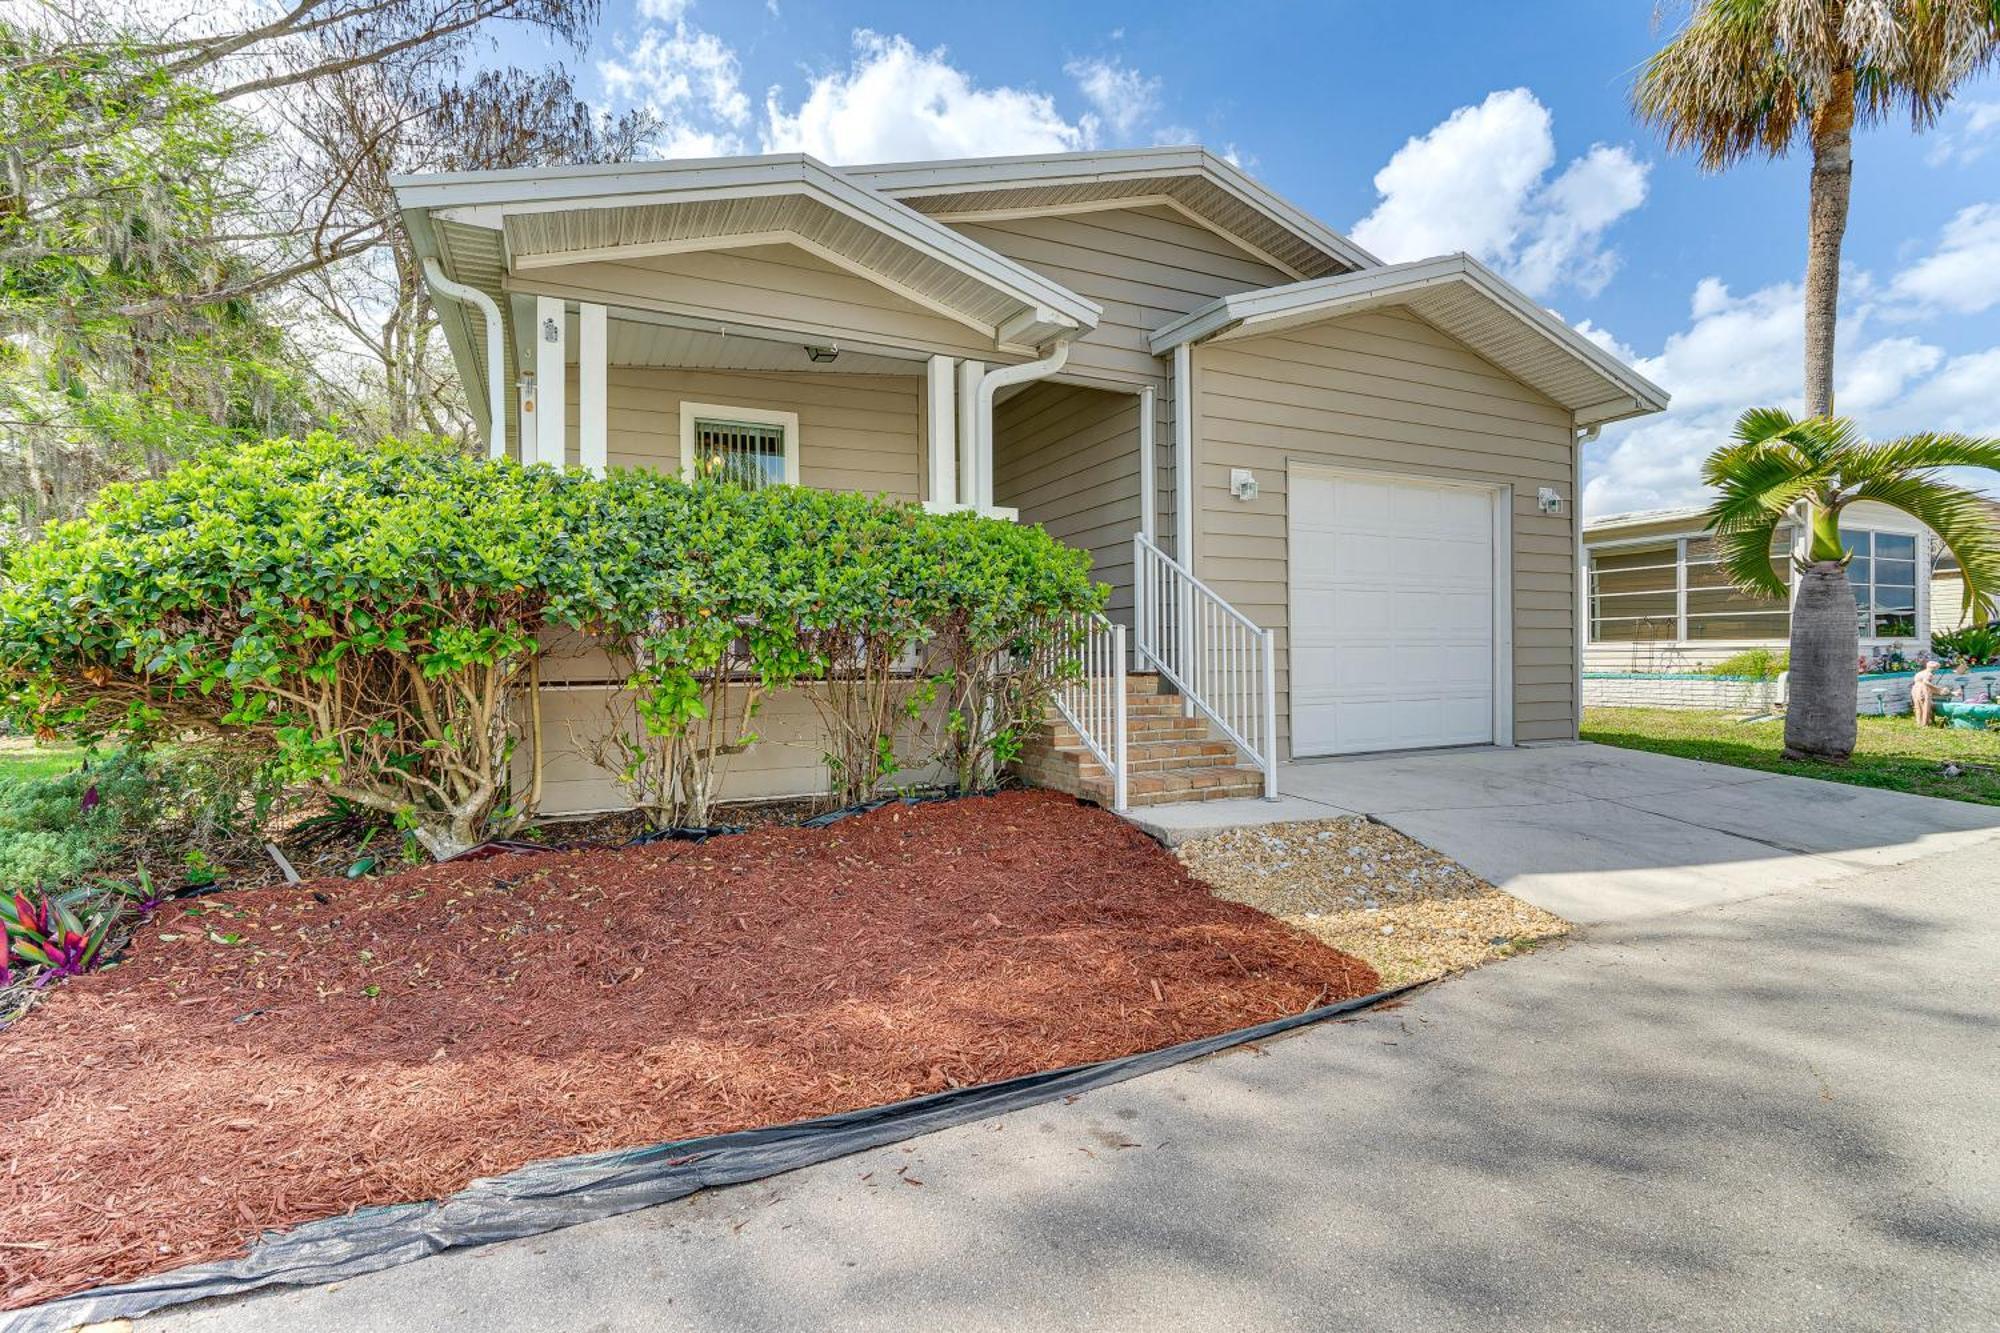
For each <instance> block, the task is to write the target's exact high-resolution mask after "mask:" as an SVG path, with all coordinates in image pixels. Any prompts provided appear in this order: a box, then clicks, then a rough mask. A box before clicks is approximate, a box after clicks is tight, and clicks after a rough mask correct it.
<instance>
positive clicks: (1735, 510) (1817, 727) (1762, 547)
mask: <svg viewBox="0 0 2000 1333" xmlns="http://www.w3.org/2000/svg"><path fill="white" fill-rule="evenodd" d="M1948 467H1983V468H1994V469H2000V440H1982V439H1975V438H1973V437H1971V436H1966V435H1932V434H1924V435H1905V436H1903V437H1902V438H1901V439H1898V440H1890V441H1888V442H1887V443H1885V444H1871V443H1869V442H1868V441H1867V440H1866V439H1864V438H1862V436H1861V433H1860V432H1859V431H1858V430H1856V429H1855V426H1854V423H1853V422H1852V421H1850V420H1848V419H1846V418H1845V417H1824V416H1816V417H1808V418H1804V419H1800V418H1796V417H1794V416H1792V415H1791V414H1790V413H1789V412H1784V411H1780V410H1779V409H1777V408H1774V407H1761V408H1753V409H1751V410H1750V411H1748V412H1745V413H1744V414H1743V416H1742V418H1741V419H1740V420H1738V421H1737V423H1736V432H1735V436H1734V439H1733V440H1732V441H1731V442H1730V443H1729V444H1725V445H1723V446H1722V447H1721V448H1720V449H1717V450H1716V451H1715V452H1714V453H1713V454H1710V455H1709V457H1708V461H1707V462H1706V463H1704V464H1703V465H1702V480H1703V481H1705V482H1707V483H1708V484H1709V485H1710V486H1711V487H1713V488H1714V489H1715V502H1714V503H1713V504H1711V505H1710V506H1709V507H1708V512H1707V513H1706V514H1705V515H1704V518H1705V519H1706V520H1707V526H1708V528H1709V529H1710V530H1711V531H1712V532H1714V533H1715V544H1716V547H1717V552H1718V555H1719V556H1720V558H1721V561H1722V566H1723V568H1724V569H1725V570H1726V571H1728V574H1729V578H1730V580H1731V582H1733V583H1735V585H1736V586H1737V587H1739V588H1741V589H1742V590H1743V591H1745V592H1747V593H1750V594H1752V595H1756V596H1763V597H1774V598H1783V597H1784V596H1785V584H1784V581H1783V579H1781V578H1780V577H1779V571H1778V567H1777V566H1775V565H1774V564H1773V562H1772V558H1771V543H1772V539H1773V537H1774V535H1775V533H1776V531H1777V528H1778V525H1779V524H1780V523H1782V522H1785V521H1786V520H1788V519H1790V518H1791V517H1792V516H1793V515H1795V514H1797V513H1799V511H1801V510H1803V511H1804V513H1805V517H1806V519H1807V524H1808V529H1807V530H1808V546H1807V549H1806V554H1805V558H1804V559H1803V560H1800V561H1798V562H1797V576H1798V594H1797V596H1796V597H1795V598H1794V599H1793V602H1792V665H1791V679H1790V684H1789V689H1788V691H1787V700H1788V701H1787V704H1786V708H1785V755H1786V757H1787V758H1803V759H1826V760H1834V761H1840V760H1844V759H1846V758H1847V757H1848V755H1850V754H1852V753H1853V752H1854V737H1855V723H1854V712H1855V709H1854V685H1855V676H1856V673H1857V671H1858V669H1859V664H1858V661H1857V659H1858V656H1859V645H1858V643H1857V639H1858V635H1859V632H1858V629H1857V626H1856V623H1855V619H1856V610H1855V603H1854V589H1853V587H1852V586H1851V585H1850V584H1849V583H1848V581H1847V554H1846V552H1845V551H1844V550H1843V549H1842V546H1841V541H1840V513H1841V510H1843V509H1845V508H1846V507H1847V506H1848V505H1851V504H1853V503H1854V502H1855V501H1857V500H1874V501H1877V502H1879V503H1881V504H1886V505H1892V506H1894V507H1895V508H1897V509H1900V510H1902V511H1903V512H1904V513H1906V514H1908V515H1910V516H1911V517H1912V518H1915V519H1917V520H1918V521H1919V522H1921V523H1923V524H1924V525H1925V526H1926V527H1928V528H1930V530H1931V531H1933V532H1935V533H1936V534H1937V535H1938V537H1939V538H1940V539H1942V540H1943V542H1944V544H1945V546H1946V547H1948V548H1949V549H1950V551H1951V553H1952V555H1954V556H1955V557H1957V559H1958V562H1959V564H1960V566H1961V567H1963V569H1964V571H1965V605H1966V610H1967V612H1968V613H1970V614H1972V615H1973V616H1975V617H1984V616H1985V615H1988V614H1991V612H1992V608H1993V605H1994V596H1995V593H1996V592H2000V526H1996V525H1995V523H1994V521H1993V517H1992V512H1991V511H1990V510H1989V509H1988V508H1987V506H1986V503H1985V501H1984V500H1982V499H1981V498H1980V497H1979V496H1978V495H1977V494H1976V493H1974V492H1972V491H1969V490H1966V489H1965V488H1964V487H1962V486H1955V485H1953V484H1951V483H1950V482H1948V481H1945V480H1943V479H1942V478H1941V477H1939V476H1938V475H1937V473H1938V469H1940V468H1948Z"/></svg>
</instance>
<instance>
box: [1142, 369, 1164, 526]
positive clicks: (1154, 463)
mask: <svg viewBox="0 0 2000 1333" xmlns="http://www.w3.org/2000/svg"><path fill="white" fill-rule="evenodd" d="M1158 416H1159V407H1158V405H1157V404H1156V403H1155V402H1154V400H1153V386H1152V385H1150V384H1149V385H1147V386H1146V387H1145V388H1143V389H1141V390H1139V531H1140V532H1142V533H1144V534H1145V537H1146V540H1147V541H1149V542H1157V541H1159V539H1160V473H1159V459H1158V457H1157V456H1156V455H1155V454H1154V452H1153V425H1154V422H1155V419H1156V418H1157V417H1158Z"/></svg>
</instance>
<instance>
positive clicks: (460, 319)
mask: <svg viewBox="0 0 2000 1333" xmlns="http://www.w3.org/2000/svg"><path fill="white" fill-rule="evenodd" d="M390 184H391V185H392V186H393V187H394V188H395V192H396V199H397V203H398V204H399V205H400V206H401V208H402V212H403V222H404V226H405V228H406V229H407V230H408V232H409V235H410V238H411V242H412V245H413V246H414V247H415V249H416V252H417V254H418V255H419V256H420V257H422V258H435V259H437V260H438V261H439V263H440V264H441V266H442V267H443V269H444V271H445V273H446V276H448V277H450V278H452V279H454V280H456V281H459V282H463V283H468V284H470V285H471V286H474V287H477V288H479V289H480V290H481V291H483V292H485V293H486V294H487V295H489V296H491V297H492V298H493V299H494V300H495V301H496V302H497V303H498V304H499V305H500V307H501V309H502V310H503V312H507V318H508V320H509V323H510V324H511V323H512V318H513V317H512V312H511V303H510V301H509V300H508V296H507V293H506V291H505V280H506V279H507V278H508V277H509V276H510V275H513V274H517V273H519V272H521V271H523V270H527V269H534V268H541V267H550V266H555V265H561V264H576V263H588V262H591V261H593V260H600V259H607V258H613V257H638V256H645V255H664V254H673V253H678V252H684V251H692V250H704V249H718V248H728V247H735V246H744V245H759V244H788V245H794V246H797V247H799V248H801V249H804V250H807V251H809V252H811V253H813V254H815V255H817V256H818V257H819V258H821V259H823V260H826V261H828V262H830V263H833V264H835V265H838V266H839V267H842V268H845V269H847V270H848V271H850V272H854V273H858V274H860V275H862V276H864V277H868V278H870V279H872V280H874V281H877V282H880V283H881V284H882V285H884V286H885V287H888V288H890V289H892V290H894V291H896V292H897V293H899V294H900V295H902V296H904V297H906V298H907V299H909V300H911V301H914V302H916V303H918V304H921V305H924V306H927V307H929V308H931V309H933V310H936V311H938V312H939V313H941V314H945V315H947V316H949V317H951V318H953V319H956V320H958V321H959V322H961V323H963V324H966V325H969V326H971V327H972V328H974V329H975V330H977V331H978V332H980V333H981V334H982V335H984V336H986V337H990V338H991V339H992V340H993V342H994V343H995V344H996V345H997V346H998V347H1000V348H1002V349H1007V350H1013V351H1017V352H1022V353H1028V354H1031V353H1032V352H1033V350H1034V349H1035V348H1036V347H1038V346H1041V345H1043V344H1045V343H1047V342H1049V341H1051V340H1055V339H1061V338H1067V337H1074V336H1076V335H1077V333H1078V332H1080V331H1082V330H1087V329H1091V328H1094V327H1096V325H1097V321H1098V319H1099V317H1100V316H1101V315H1102V313H1103V311H1102V308H1101V307H1099V306H1098V305H1097V303H1096V302H1094V301H1091V300H1088V299H1086V298H1085V297H1082V296H1079V295H1078V294H1077V293H1075V292H1073V291H1071V290H1070V289H1069V288H1067V287H1065V286H1063V285H1062V284H1061V283H1058V282H1055V281H1054V280H1052V279H1050V278H1047V277H1044V276H1043V275H1042V274H1040V273H1037V272H1035V271H1034V270H1033V269H1030V268H1028V267H1026V266H1025V265H1022V264H1019V263H1017V262H1015V261H1014V260H1012V259H1009V258H1007V257H1006V256H1005V255H1001V254H998V253H996V252H994V251H993V250H990V249H988V248H987V247H985V246H983V245H980V244H979V243H978V242H977V241H974V240H972V239H971V238H970V237H968V236H965V235H963V234H961V233H960V232H957V231H954V230H953V229H952V228H950V227H948V226H946V225H945V224H943V223H941V222H938V221H936V220H934V219H932V218H929V217H926V216H924V215H923V214H922V213H920V212H918V211H916V210H915V209H912V208H908V207H905V206H904V205H902V204H900V203H898V202H896V201H895V200H894V199H891V198H888V197H886V196H884V195H881V194H878V193H877V192H875V191H874V190H872V189H869V188H867V187H865V186H863V185H858V184H856V183H855V182H854V181H851V180H849V179H848V178H847V177H846V176H845V175H843V174H842V173H841V172H839V171H836V170H834V169H833V168H831V167H829V166H827V165H826V164H824V163H822V162H819V161H816V160H814V159H813V158H811V157H807V156H805V155H804V154H799V153H790V154H779V155H773V156H766V157H737V158H718V159H708V160H695V161H689V160H676V161H663V162H626V163H611V164H606V165H593V166H571V167H553V168H540V167H538V168H528V169H521V170H509V171H468V172H451V173H444V174H438V175H419V176H397V177H392V178H391V180H390ZM444 331H445V336H446V340H447V341H448V342H449V343H450V344H451V348H452V354H453V357H454V359H455V360H456V361H457V363H458V365H459V368H460V373H461V374H462V375H465V376H466V377H467V378H468V379H472V380H477V381H479V382H480V384H481V386H482V387H483V385H484V377H485V369H484V360H483V356H482V353H483V351H484V342H485V336H486V335H485V330H484V327H483V326H482V325H481V323H480V321H479V320H478V319H477V318H475V317H473V315H472V314H471V313H470V312H468V311H465V310H463V309H457V310H455V313H453V314H451V315H449V316H448V317H447V318H446V319H445V321H444ZM518 336H519V335H518V333H516V334H514V335H513V336H512V337H510V339H509V341H510V342H513V341H517V340H518ZM516 350H517V349H515V348H513V347H511V346H510V347H509V348H508V373H509V374H511V373H513V369H514V361H515V359H516V357H515V353H516ZM470 397H471V398H472V400H473V402H474V403H475V404H478V405H479V408H478V409H476V415H480V416H481V418H482V420H481V424H482V425H484V421H483V405H484V403H485V395H484V393H483V392H476V393H473V394H471V395H470Z"/></svg>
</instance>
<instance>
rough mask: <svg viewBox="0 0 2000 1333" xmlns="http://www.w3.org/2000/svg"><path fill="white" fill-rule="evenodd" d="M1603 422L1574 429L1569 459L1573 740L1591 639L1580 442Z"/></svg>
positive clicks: (1578, 729)
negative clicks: (1573, 551)
mask: <svg viewBox="0 0 2000 1333" xmlns="http://www.w3.org/2000/svg"><path fill="white" fill-rule="evenodd" d="M1603 429H1604V427H1603V426H1585V427H1584V428H1583V429H1581V430H1579V431H1577V433H1576V451H1575V457H1574V458H1573V459H1572V460H1571V463H1572V467H1573V469H1574V470H1573V471H1572V472H1571V473H1570V478H1569V526H1570V531H1571V532H1573V533H1575V534H1576V633H1575V634H1574V635H1572V636H1571V638H1572V640H1573V642H1572V643H1571V644H1570V648H1571V653H1570V656H1571V657H1573V658H1574V659H1575V661H1574V662H1573V663H1572V664H1571V665H1572V667H1573V671H1572V673H1571V679H1570V688H1572V689H1574V690H1575V691H1576V693H1575V694H1573V695H1572V696H1570V697H1571V698H1573V699H1574V700H1575V701H1576V703H1575V713H1576V717H1575V719H1574V721H1575V722H1576V726H1575V728H1574V729H1573V735H1572V736H1571V739H1572V740H1579V741H1580V740H1582V739H1583V650H1584V646H1585V644H1586V643H1587V642H1588V641H1589V639H1590V556H1589V554H1588V553H1587V552H1586V551H1585V550H1584V549H1583V446H1584V445H1586V444H1589V443H1590V442H1591V441H1592V440H1594V439H1596V438H1597V437H1598V435H1599V433H1601V432H1602V431H1603Z"/></svg>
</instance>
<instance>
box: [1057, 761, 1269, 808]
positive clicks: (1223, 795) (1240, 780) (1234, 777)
mask: <svg viewBox="0 0 2000 1333" xmlns="http://www.w3.org/2000/svg"><path fill="white" fill-rule="evenodd" d="M1076 794H1077V795H1079V796H1082V797H1084V798H1086V799H1087V800H1092V801H1096V802H1097V803H1098V804H1100V805H1105V806H1108V805H1110V804H1111V800H1112V792H1111V782H1110V780H1109V779H1108V778H1102V777H1099V778H1093V779H1090V780H1088V781H1086V782H1084V783H1083V784H1082V786H1081V787H1080V788H1079V789H1078V791H1077V793H1076ZM1125 794H1126V799H1127V801H1128V802H1129V803H1130V804H1132V805H1135V806H1136V805H1171V804H1173V803H1175V802H1177V801H1221V800H1229V799H1232V798H1240V797H1245V796H1262V795H1263V794H1264V775H1263V774H1262V773H1259V772H1258V771H1257V770H1256V769H1254V768H1248V767H1245V766H1244V765H1242V764H1227V765H1215V766H1211V767H1204V768H1181V769H1175V770H1173V771H1171V772H1165V773H1134V774H1132V775H1131V776H1130V777H1128V778H1127V779H1126V781H1125Z"/></svg>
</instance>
